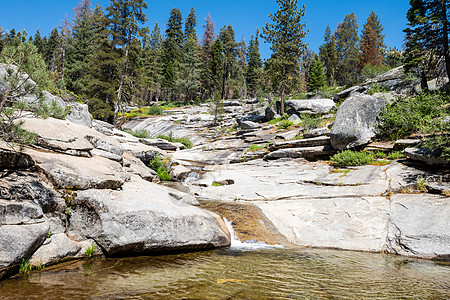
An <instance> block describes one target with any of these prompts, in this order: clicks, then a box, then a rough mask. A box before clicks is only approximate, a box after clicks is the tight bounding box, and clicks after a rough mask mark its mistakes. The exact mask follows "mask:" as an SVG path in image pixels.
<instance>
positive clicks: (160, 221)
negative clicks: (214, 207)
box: [68, 177, 230, 255]
mask: <svg viewBox="0 0 450 300" xmlns="http://www.w3.org/2000/svg"><path fill="white" fill-rule="evenodd" d="M71 205H72V206H71V210H72V213H71V215H70V218H69V224H70V225H69V228H68V230H69V233H70V234H72V235H75V236H76V235H79V236H81V237H85V238H92V239H94V240H95V241H96V242H97V243H98V244H99V246H100V247H101V248H102V249H103V250H104V251H105V253H106V254H107V255H124V254H126V255H133V254H145V253H151V252H161V251H170V250H197V249H208V248H216V247H225V246H228V245H229V244H230V234H229V232H228V230H227V228H226V226H225V224H224V223H223V221H222V219H221V218H220V217H219V216H218V215H215V214H213V213H210V212H208V211H205V210H202V209H199V208H196V207H194V206H190V205H187V204H184V203H181V202H179V201H177V200H175V199H173V198H171V197H170V196H169V193H168V189H167V188H165V187H162V186H158V185H156V184H153V183H150V182H147V181H144V180H142V179H140V178H137V177H134V178H133V179H132V180H131V181H130V182H127V183H125V184H124V185H123V189H122V190H121V191H111V190H88V191H82V192H79V193H78V196H77V197H76V198H75V199H74V200H73V201H72V204H71Z"/></svg>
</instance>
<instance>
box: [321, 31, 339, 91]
mask: <svg viewBox="0 0 450 300" xmlns="http://www.w3.org/2000/svg"><path fill="white" fill-rule="evenodd" d="M323 38H324V44H323V45H322V46H320V48H319V50H320V53H319V55H320V59H321V61H323V64H324V67H325V70H326V74H327V83H328V85H329V86H332V85H334V84H335V74H336V66H337V51H336V40H335V37H334V35H333V34H331V29H330V26H329V25H328V26H327V29H326V30H325V35H324V37H323Z"/></svg>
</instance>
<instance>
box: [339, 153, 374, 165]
mask: <svg viewBox="0 0 450 300" xmlns="http://www.w3.org/2000/svg"><path fill="white" fill-rule="evenodd" d="M330 161H331V162H332V163H333V165H334V166H336V167H349V166H363V165H368V164H371V163H373V162H374V158H373V156H372V155H371V154H370V153H367V152H355V151H350V150H345V151H342V152H340V153H337V154H335V155H333V156H332V157H331V158H330Z"/></svg>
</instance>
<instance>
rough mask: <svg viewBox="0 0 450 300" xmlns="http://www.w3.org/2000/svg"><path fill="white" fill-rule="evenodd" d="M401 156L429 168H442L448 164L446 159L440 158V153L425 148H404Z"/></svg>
mask: <svg viewBox="0 0 450 300" xmlns="http://www.w3.org/2000/svg"><path fill="white" fill-rule="evenodd" d="M403 154H405V156H406V157H408V158H410V159H412V160H415V161H418V162H422V163H425V164H427V165H430V166H444V165H447V164H448V163H449V162H448V161H447V159H445V158H443V157H441V156H440V154H441V153H440V151H437V150H435V151H431V150H429V149H427V148H406V149H405V150H403Z"/></svg>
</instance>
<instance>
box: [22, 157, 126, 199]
mask: <svg viewBox="0 0 450 300" xmlns="http://www.w3.org/2000/svg"><path fill="white" fill-rule="evenodd" d="M27 153H28V154H30V155H31V156H32V157H33V158H34V159H35V160H36V161H38V162H39V164H38V167H39V169H41V170H43V172H44V173H45V174H46V175H47V177H48V178H49V179H50V181H51V182H52V184H53V185H54V186H55V187H56V188H58V189H69V190H86V189H92V188H97V189H118V188H120V187H121V186H122V185H123V183H124V182H125V181H126V180H128V179H129V177H130V176H129V174H127V173H126V172H125V171H124V170H123V169H122V166H121V165H120V164H119V163H117V162H114V161H112V160H109V159H106V158H102V157H92V158H84V157H76V156H69V155H60V154H54V153H45V152H40V151H34V150H27Z"/></svg>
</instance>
